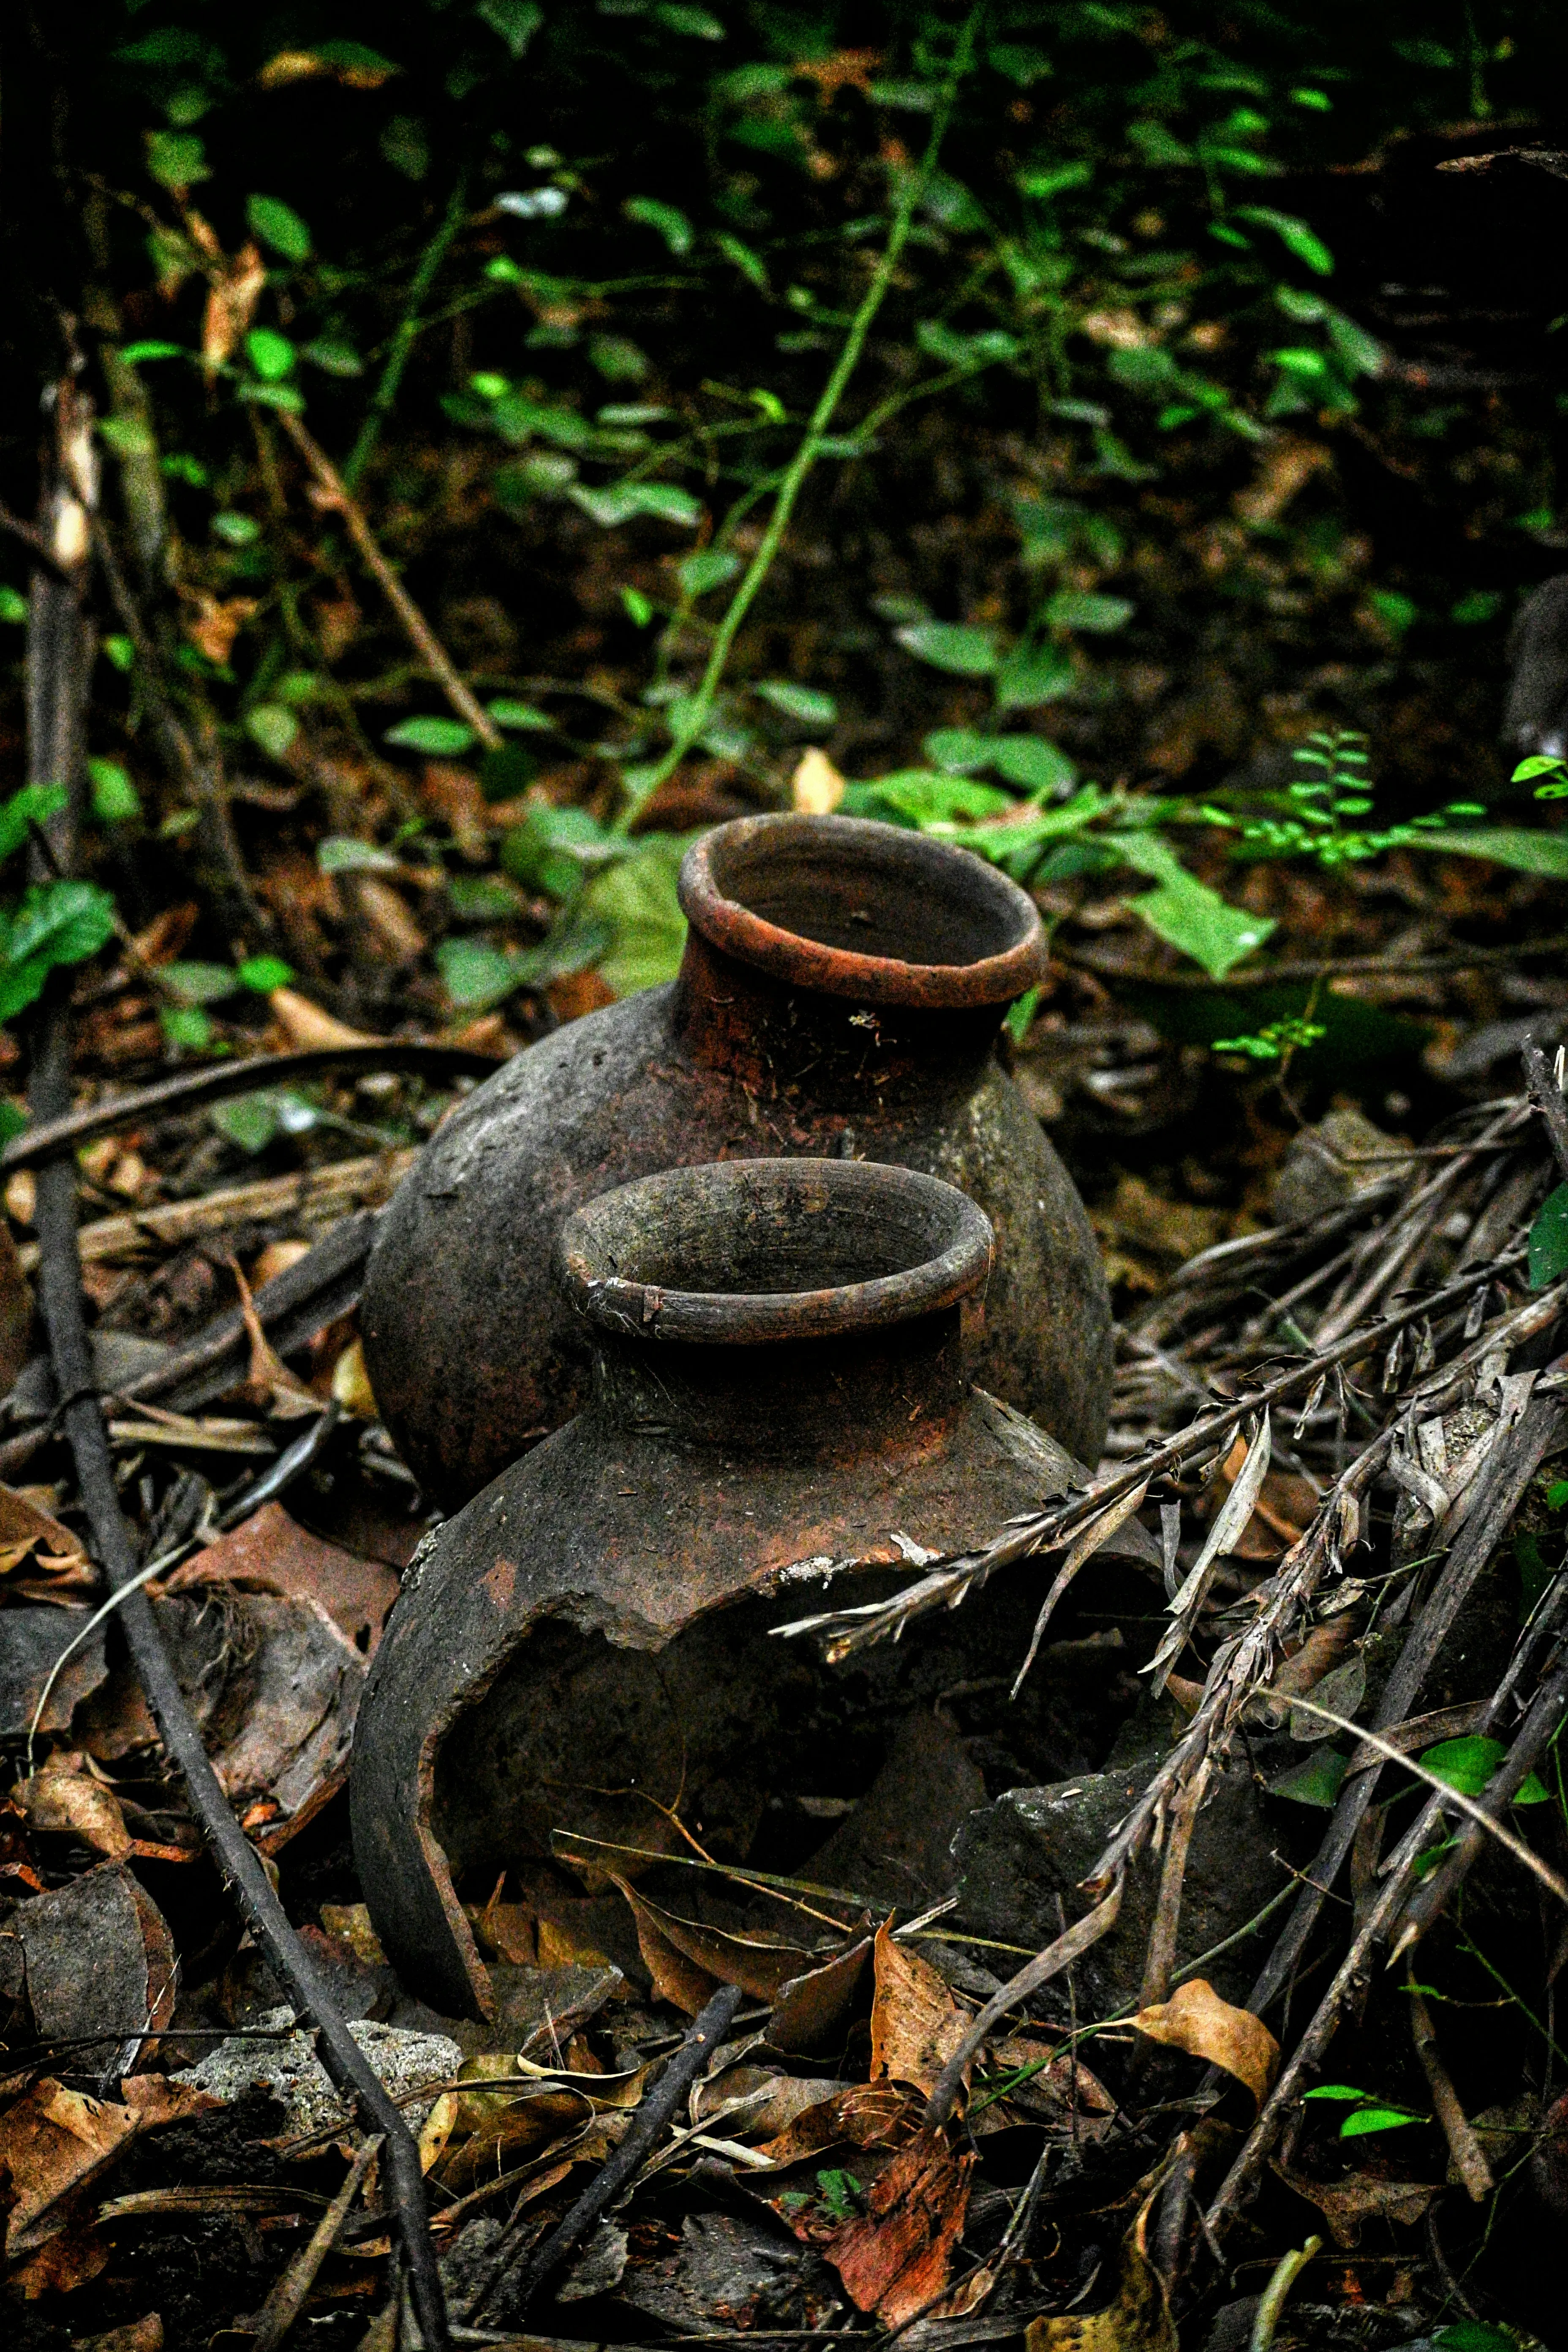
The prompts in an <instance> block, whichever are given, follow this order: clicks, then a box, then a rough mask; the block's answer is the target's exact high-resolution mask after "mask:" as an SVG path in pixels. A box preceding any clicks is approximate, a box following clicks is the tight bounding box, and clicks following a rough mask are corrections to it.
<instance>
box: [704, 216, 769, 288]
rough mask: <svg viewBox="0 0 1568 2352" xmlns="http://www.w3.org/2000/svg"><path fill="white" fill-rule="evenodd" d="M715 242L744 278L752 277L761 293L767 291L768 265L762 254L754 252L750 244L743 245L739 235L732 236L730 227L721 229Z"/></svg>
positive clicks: (753, 282) (754, 284)
mask: <svg viewBox="0 0 1568 2352" xmlns="http://www.w3.org/2000/svg"><path fill="white" fill-rule="evenodd" d="M713 242H714V244H715V245H716V246H717V247H718V248H719V250H720V252H721V254H722V255H723V257H724V258H725V260H726V261H729V262H732V263H733V264H734V266H735V268H737V269H738V270H739V271H740V273H741V275H742V278H750V279H751V281H752V285H753V286H754V287H755V288H756V289H757V291H758V292H759V294H765V293H766V292H767V290H768V272H767V265H766V263H765V262H764V261H763V258H762V257H761V255H760V254H756V253H753V252H752V248H751V247H750V246H749V245H742V242H741V240H740V238H739V237H738V236H731V234H730V232H729V230H728V229H721V230H720V231H719V233H718V235H717V236H715V237H714V239H713Z"/></svg>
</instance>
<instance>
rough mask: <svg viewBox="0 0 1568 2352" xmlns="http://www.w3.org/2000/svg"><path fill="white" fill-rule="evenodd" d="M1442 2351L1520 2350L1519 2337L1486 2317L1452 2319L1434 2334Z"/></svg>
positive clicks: (1495, 2351)
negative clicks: (1485, 2318)
mask: <svg viewBox="0 0 1568 2352" xmlns="http://www.w3.org/2000/svg"><path fill="white" fill-rule="evenodd" d="M1432 2341H1433V2343H1434V2344H1436V2345H1437V2346H1439V2347H1440V2352H1519V2338H1518V2336H1510V2334H1509V2333H1508V2331H1507V2329H1506V2328H1502V2327H1489V2326H1488V2325H1487V2323H1486V2321H1485V2320H1484V2319H1452V2320H1450V2321H1449V2323H1448V2325H1447V2327H1439V2328H1438V2330H1437V2332H1436V2335H1435V2336H1433V2338H1432Z"/></svg>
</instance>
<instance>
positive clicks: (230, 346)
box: [192, 215, 267, 373]
mask: <svg viewBox="0 0 1568 2352" xmlns="http://www.w3.org/2000/svg"><path fill="white" fill-rule="evenodd" d="M192 217H193V220H194V219H195V215H193V216H192ZM266 283H267V265H266V263H265V262H264V261H263V260H262V258H261V253H260V249H259V247H257V246H255V245H243V246H241V247H240V249H239V251H238V252H237V254H236V255H235V257H234V258H233V260H232V261H226V262H225V263H224V264H223V266H222V268H221V270H220V272H219V274H218V275H217V276H216V277H215V278H214V279H213V282H212V284H211V286H210V288H209V289H208V292H207V303H206V309H205V311H204V312H203V314H202V365H203V366H204V367H205V369H206V370H207V371H208V373H213V372H214V371H216V369H218V368H220V367H222V366H223V365H224V364H225V362H226V361H227V360H228V359H229V358H230V357H231V356H232V354H233V352H234V348H235V345H236V344H237V342H238V341H239V339H240V337H241V336H242V335H243V334H244V333H245V331H246V330H247V328H248V326H249V324H250V322H251V320H252V319H253V318H254V317H255V315H256V306H257V303H258V301H259V300H260V299H261V289H262V288H263V287H264V286H265V285H266Z"/></svg>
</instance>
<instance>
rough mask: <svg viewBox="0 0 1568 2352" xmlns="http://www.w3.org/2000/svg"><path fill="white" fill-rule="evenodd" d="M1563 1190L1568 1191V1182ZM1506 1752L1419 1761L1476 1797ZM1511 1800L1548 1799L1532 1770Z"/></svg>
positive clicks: (1444, 1746) (1480, 1746)
mask: <svg viewBox="0 0 1568 2352" xmlns="http://www.w3.org/2000/svg"><path fill="white" fill-rule="evenodd" d="M1563 1190H1564V1191H1568V1186H1564V1187H1563ZM1507 1754H1508V1750H1507V1748H1505V1747H1504V1746H1503V1744H1502V1741H1501V1740H1500V1739H1484V1738H1481V1736H1480V1735H1479V1733H1477V1734H1475V1735H1473V1736H1472V1737H1471V1738H1468V1739H1443V1740H1439V1741H1438V1743H1437V1745H1436V1748H1427V1750H1426V1754H1425V1755H1424V1756H1423V1757H1422V1759H1421V1761H1422V1763H1423V1764H1425V1766H1426V1769H1427V1770H1428V1772H1430V1773H1431V1774H1432V1775H1433V1777H1434V1779H1436V1780H1441V1781H1442V1782H1443V1784H1444V1786H1445V1787H1446V1788H1449V1789H1457V1790H1458V1791H1459V1794H1460V1795H1461V1796H1462V1797H1479V1795H1480V1794H1481V1791H1482V1790H1484V1789H1485V1788H1486V1786H1487V1783H1488V1782H1489V1780H1490V1779H1491V1777H1492V1774H1493V1773H1494V1772H1495V1771H1496V1770H1497V1769H1498V1766H1499V1765H1500V1763H1501V1762H1502V1760H1503V1759H1504V1758H1505V1757H1506V1755H1507ZM1513 1801H1514V1803H1515V1804H1516V1805H1543V1804H1545V1803H1546V1802H1547V1801H1548V1798H1547V1792H1546V1790H1545V1789H1543V1788H1542V1784H1541V1782H1540V1780H1538V1779H1537V1777H1536V1775H1535V1774H1534V1773H1533V1772H1531V1773H1529V1774H1528V1775H1527V1776H1526V1778H1525V1780H1524V1782H1523V1784H1522V1786H1521V1789H1520V1791H1519V1794H1518V1795H1517V1796H1516V1797H1515V1798H1514V1800H1513Z"/></svg>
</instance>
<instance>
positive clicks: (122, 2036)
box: [12, 1862, 176, 2079]
mask: <svg viewBox="0 0 1568 2352" xmlns="http://www.w3.org/2000/svg"><path fill="white" fill-rule="evenodd" d="M12 1924H13V1927H14V1929H15V1932H16V1936H17V1937H18V1938H19V1940H20V1943H21V1946H22V1953H23V1957H24V1958H25V1960H26V1969H27V2003H28V2006H29V2008H30V2009H31V2011H32V2012H33V2023H34V2026H35V2028H36V2029H37V2035H38V2039H39V2040H40V2041H41V2042H52V2043H56V2044H58V2045H60V2046H61V2047H62V2048H64V2047H68V2048H69V2051H70V2055H69V2059H68V2063H69V2064H70V2066H71V2067H72V2069H73V2070H79V2071H80V2072H81V2073H82V2074H89V2075H94V2074H104V2073H107V2072H110V2071H113V2072H115V2073H125V2074H127V2077H128V2079H133V2078H131V2077H130V2075H129V2070H130V2068H131V2067H132V2064H133V2063H135V2061H136V2059H137V2057H138V2056H139V2055H140V2054H141V2053H142V2049H143V2047H144V2037H145V2036H146V2035H147V2033H148V2032H149V2031H151V2032H153V2033H154V2034H156V2033H157V2032H160V2031H161V2030H162V2029H163V2027H165V2026H167V2025H168V2024H169V2022H170V2021H171V2020H172V2018H173V2017H174V1987H175V1976H176V1967H175V1959H174V1937H172V1936H171V1935H170V1933H169V1929H168V1926H167V1924H166V1922H165V1921H164V1918H163V1913H162V1912H161V1911H160V1910H159V1908H158V1906H157V1905H156V1904H155V1903H154V1902H153V1898H152V1896H151V1895H149V1894H148V1893H147V1892H146V1890H145V1889H144V1888H143V1887H142V1885H140V1884H139V1882H138V1881H137V1880H136V1879H135V1878H134V1877H133V1876H132V1873H131V1871H130V1870H129V1869H128V1868H127V1867H126V1865H125V1864H124V1863H122V1862H100V1863H98V1864H95V1865H94V1867H93V1868H92V1869H91V1870H88V1871H84V1872H83V1873H82V1874H81V1876H80V1877H79V1878H73V1879H71V1880H70V1881H69V1882H68V1885H64V1886H57V1887H53V1888H51V1889H50V1890H49V1892H48V1893H47V1894H45V1895H35V1896H34V1897H33V1899H32V1901H31V1902H29V1903H25V1904H23V1905H22V1906H21V1907H20V1908H19V1909H18V1910H17V1911H16V1914H15V1915H14V1917H13V1923H12ZM99 2035H101V2036H102V2037H103V2038H102V2040H101V2041H100V2040H98V2039H96V2037H97V2036H99Z"/></svg>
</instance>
